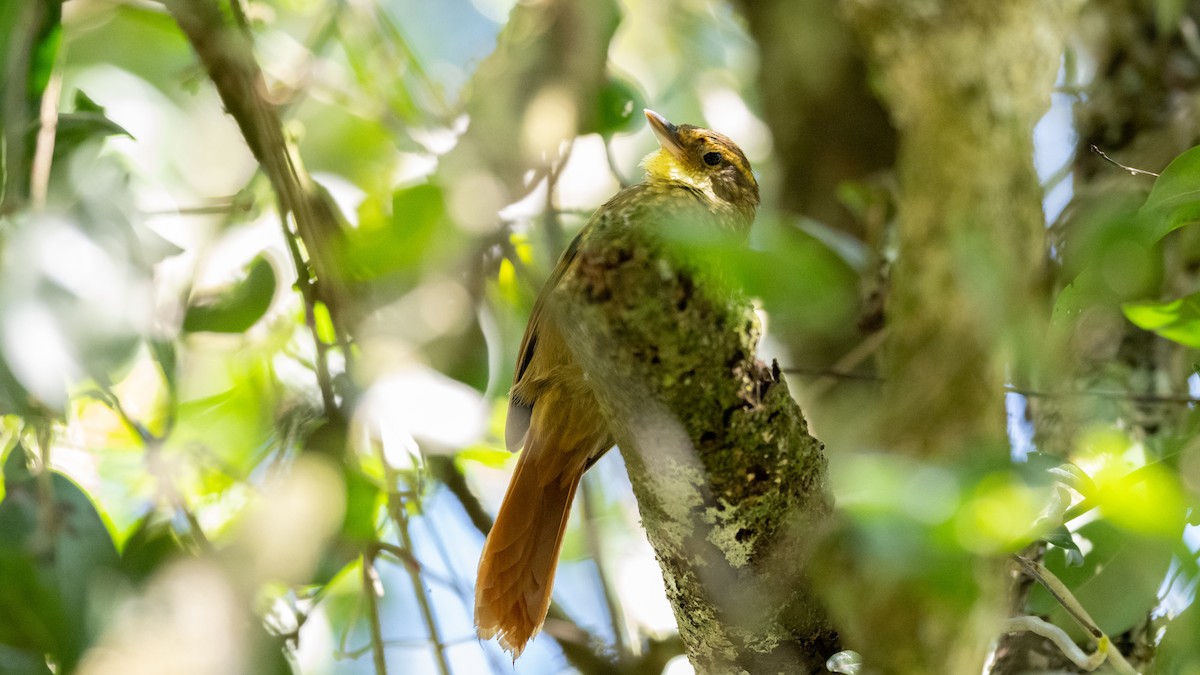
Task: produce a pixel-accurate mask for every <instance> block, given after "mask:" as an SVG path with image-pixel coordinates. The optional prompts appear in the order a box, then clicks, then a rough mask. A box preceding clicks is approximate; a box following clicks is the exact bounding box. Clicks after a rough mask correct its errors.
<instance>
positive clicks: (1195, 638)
mask: <svg viewBox="0 0 1200 675" xmlns="http://www.w3.org/2000/svg"><path fill="white" fill-rule="evenodd" d="M1154 665H1155V668H1154V672H1155V673H1157V674H1158V675H1193V674H1194V673H1196V672H1198V671H1200V607H1197V606H1196V604H1195V602H1193V603H1192V605H1191V606H1189V607H1188V608H1187V609H1185V610H1183V611H1182V612H1180V613H1179V616H1177V617H1175V618H1174V619H1173V620H1172V621H1171V622H1170V623H1168V624H1167V625H1166V627H1165V629H1164V632H1163V638H1162V642H1160V643H1159V645H1158V650H1157V653H1156V654H1155V664H1154Z"/></svg>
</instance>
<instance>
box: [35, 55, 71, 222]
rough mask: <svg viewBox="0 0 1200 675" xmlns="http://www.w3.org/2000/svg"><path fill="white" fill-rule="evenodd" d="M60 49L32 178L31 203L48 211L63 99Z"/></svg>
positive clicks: (44, 94)
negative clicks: (47, 202) (60, 103)
mask: <svg viewBox="0 0 1200 675" xmlns="http://www.w3.org/2000/svg"><path fill="white" fill-rule="evenodd" d="M63 50H64V48H63V47H59V54H58V59H57V60H56V62H55V64H54V71H53V72H52V73H51V74H50V81H49V82H48V83H47V84H46V90H45V91H44V92H42V107H41V111H40V114H39V120H40V122H41V124H40V125H39V127H38V133H37V142H36V144H35V145H34V151H33V165H32V168H31V170H30V179H29V201H30V204H32V206H33V208H34V209H35V210H41V209H44V208H46V198H47V196H48V195H49V193H50V164H51V163H52V161H53V159H54V137H55V134H56V133H57V131H58V101H59V98H60V97H61V96H62V60H63V58H62V54H63Z"/></svg>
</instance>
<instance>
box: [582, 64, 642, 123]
mask: <svg viewBox="0 0 1200 675" xmlns="http://www.w3.org/2000/svg"><path fill="white" fill-rule="evenodd" d="M645 106H646V97H645V96H644V95H642V93H641V91H640V90H639V89H638V86H637V85H636V84H634V83H633V82H632V81H630V80H628V79H626V78H624V77H619V76H614V77H610V78H609V79H608V81H607V82H605V83H604V86H603V87H601V88H600V91H599V93H598V94H597V96H596V104H595V107H593V108H591V109H590V110H587V111H585V114H584V116H583V119H582V120H581V121H580V124H579V133H580V134H600V135H602V136H611V135H613V134H615V133H619V132H622V131H630V130H631V129H632V128H633V127H634V126H636V125H637V124H641V123H642V119H643V117H642V115H641V114H640V113H641V111H642V108H644V107H645Z"/></svg>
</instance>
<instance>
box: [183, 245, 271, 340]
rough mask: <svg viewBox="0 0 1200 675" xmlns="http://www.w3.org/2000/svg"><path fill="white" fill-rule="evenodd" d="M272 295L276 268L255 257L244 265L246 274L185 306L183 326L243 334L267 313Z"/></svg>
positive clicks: (192, 329)
mask: <svg viewBox="0 0 1200 675" xmlns="http://www.w3.org/2000/svg"><path fill="white" fill-rule="evenodd" d="M274 297H275V269H274V268H273V267H271V263H270V261H268V260H267V259H266V258H264V257H263V256H258V257H256V258H255V259H254V260H252V261H251V262H250V265H249V266H248V267H247V271H246V276H245V277H244V278H243V279H242V280H241V281H239V282H237V283H236V284H234V285H233V286H232V287H231V288H229V289H227V290H226V291H225V292H223V293H220V294H218V295H216V296H215V297H206V298H199V299H196V300H194V301H193V302H192V304H190V305H189V306H188V309H187V314H186V315H185V316H184V319H183V329H184V330H185V331H188V332H191V333H196V332H200V331H208V332H211V333H242V332H245V331H246V330H248V329H249V328H250V327H251V326H253V325H254V324H256V323H258V320H259V319H261V318H262V317H263V315H264V314H266V313H267V309H268V308H269V307H270V306H271V299H272V298H274Z"/></svg>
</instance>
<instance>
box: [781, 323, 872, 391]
mask: <svg viewBox="0 0 1200 675" xmlns="http://www.w3.org/2000/svg"><path fill="white" fill-rule="evenodd" d="M887 333H888V332H887V329H883V330H878V331H875V332H874V333H871V334H870V335H868V336H867V337H865V338H864V339H863V341H862V342H859V343H858V345H856V346H855V347H854V349H851V350H850V351H849V352H846V354H845V355H844V356H842V358H840V359H838V360H837V362H836V363H834V364H833V367H832V368H831V369H830V371H831V372H834V373H849V372H850V371H851V370H853V369H854V368H856V367H857V366H858V364H860V363H862V362H863V361H865V360H867V358H869V357H870V356H871V355H872V354H874V353H875V352H877V351H879V348H880V347H882V346H883V343H884V340H886V339H887ZM783 372H787V371H786V370H784V371H783ZM838 377H841V376H840V375H839V376H833V375H825V376H823V377H821V378H820V379H818V380H817V381H816V382H813V383H812V384H810V385H808V386H807V387H805V388H804V391H805V393H806V394H807V395H809V396H812V397H814V398H819V397H820V396H822V395H823V394H824V393H825V392H827V391H828V390H829V389H831V388H833V387H834V385H836V384H837V380H838ZM847 377H851V376H847Z"/></svg>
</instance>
